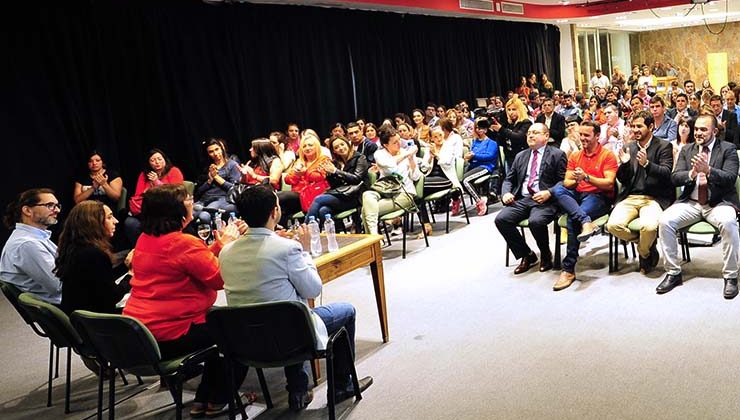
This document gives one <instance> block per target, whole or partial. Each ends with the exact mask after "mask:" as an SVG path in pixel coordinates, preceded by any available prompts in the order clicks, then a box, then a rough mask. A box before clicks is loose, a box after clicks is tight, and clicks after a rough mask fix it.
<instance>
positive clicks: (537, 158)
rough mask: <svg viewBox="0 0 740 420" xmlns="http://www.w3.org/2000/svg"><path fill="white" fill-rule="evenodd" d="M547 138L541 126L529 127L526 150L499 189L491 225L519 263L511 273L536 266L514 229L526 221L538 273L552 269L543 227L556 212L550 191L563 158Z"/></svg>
mask: <svg viewBox="0 0 740 420" xmlns="http://www.w3.org/2000/svg"><path fill="white" fill-rule="evenodd" d="M549 139H550V132H549V130H548V128H547V126H546V125H545V124H542V123H534V124H532V126H531V127H529V130H527V145H528V146H529V148H528V149H525V150H522V151H521V152H519V153H518V154H517V155H516V157H515V158H514V162H513V163H512V164H511V168H510V169H509V172H508V173H507V174H506V179H505V180H504V184H503V186H502V187H501V193H502V195H501V201H502V203H503V204H504V208H503V209H502V210H501V211H500V212H499V214H498V215H496V220H495V222H496V228H497V229H498V230H499V232H501V236H503V237H504V239H505V240H506V243H507V245H509V248H510V249H511V252H512V253H513V254H514V257H515V258H517V259H519V260H520V261H519V265H518V266H517V267H516V269H514V274H522V273H525V272H527V271H529V269H530V268H532V267H533V266H534V265H535V264H536V263H537V255H536V254H535V253H534V252H532V250H531V248H529V246H528V245H527V241H525V240H524V238H523V237H522V235H521V234H520V233H519V229H518V228H517V226H518V224H519V222H521V221H522V220H525V219H526V220H529V230H530V232H532V236H533V237H534V240H535V242H537V247H538V248H539V250H540V266H539V271H540V272H544V271H548V270H551V269H552V267H553V261H552V252H550V244H549V241H548V235H547V225H548V224H549V223H550V222H552V221H553V219H555V216H556V215H557V212H558V211H557V204H556V201H555V199H554V198H553V189H554V188H555V186H556V185H558V183H560V182H561V181H562V180H563V177H564V176H565V165H566V161H567V159H566V158H565V153H564V152H563V151H562V150H560V149H558V148H556V147H554V146H550V145H548V144H547V143H548V140H549Z"/></svg>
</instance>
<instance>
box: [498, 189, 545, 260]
mask: <svg viewBox="0 0 740 420" xmlns="http://www.w3.org/2000/svg"><path fill="white" fill-rule="evenodd" d="M550 201H552V200H550ZM556 214H557V206H555V205H554V204H549V203H545V204H537V202H536V201H534V200H532V198H531V197H522V198H519V199H517V200H515V201H514V202H513V203H511V204H510V205H508V206H504V208H503V209H501V211H500V212H499V213H498V215H496V228H498V231H499V232H501V236H503V237H504V239H506V243H507V244H508V245H509V248H511V252H512V253H514V256H515V257H516V259H521V258H524V257H525V256H527V255H528V254H529V253H530V252H532V250H531V249H530V248H529V246H528V245H527V241H526V240H524V237H523V236H522V235H521V233H519V228H518V227H517V225H518V224H519V222H521V221H522V220H526V219H529V230H530V231H531V232H532V236H533V237H534V240H535V242H537V247H538V248H539V249H540V255H541V256H542V255H545V256H550V255H552V253H551V251H550V243H549V239H548V234H547V225H548V223H550V222H552V221H553V219H555V216H556Z"/></svg>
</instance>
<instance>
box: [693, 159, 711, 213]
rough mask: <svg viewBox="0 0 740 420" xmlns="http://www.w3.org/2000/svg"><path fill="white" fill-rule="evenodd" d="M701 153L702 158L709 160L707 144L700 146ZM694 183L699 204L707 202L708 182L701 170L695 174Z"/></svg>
mask: <svg viewBox="0 0 740 420" xmlns="http://www.w3.org/2000/svg"><path fill="white" fill-rule="evenodd" d="M701 153H702V154H703V155H704V158H705V159H707V161H709V148H708V147H707V146H702V148H701ZM696 183H697V185H698V188H699V197H698V198H699V204H701V205H704V204H707V201H708V200H709V184H707V176H706V175H705V174H704V173H703V172H701V173H699V175H697V176H696Z"/></svg>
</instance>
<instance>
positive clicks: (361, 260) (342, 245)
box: [309, 233, 388, 343]
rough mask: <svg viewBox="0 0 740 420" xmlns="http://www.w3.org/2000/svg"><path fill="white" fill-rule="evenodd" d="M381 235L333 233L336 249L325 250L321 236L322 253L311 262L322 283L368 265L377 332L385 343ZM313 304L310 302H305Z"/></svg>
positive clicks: (386, 323)
mask: <svg viewBox="0 0 740 420" xmlns="http://www.w3.org/2000/svg"><path fill="white" fill-rule="evenodd" d="M382 239H383V236H381V235H352V234H339V233H338V234H337V243H338V244H339V250H338V251H336V252H327V251H326V249H327V243H326V237H324V235H321V242H322V243H321V245H322V246H323V249H324V253H323V254H321V255H319V256H318V257H315V258H314V264H316V268H317V269H318V271H319V275H320V276H321V282H322V283H323V284H326V283H329V282H330V281H332V280H334V279H336V278H338V277H340V276H343V275H345V274H347V273H349V272H351V271H354V270H356V269H358V268H360V267H365V266H367V265H369V266H370V272H371V273H372V277H373V287H374V288H375V303H376V305H377V307H378V318H379V320H380V332H381V334H382V336H383V342H384V343H387V342H388V313H387V310H386V302H385V279H384V277H383V254H382V252H381V250H380V241H381V240H382ZM309 305H310V306H311V307H313V301H309Z"/></svg>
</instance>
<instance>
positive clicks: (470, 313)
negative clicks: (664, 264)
mask: <svg viewBox="0 0 740 420" xmlns="http://www.w3.org/2000/svg"><path fill="white" fill-rule="evenodd" d="M499 208H500V207H499V206H498V205H497V206H492V207H491V210H492V212H491V214H489V215H487V216H484V217H471V225H469V226H468V225H466V224H465V221H464V218H462V217H455V218H453V221H452V231H451V232H450V233H449V234H444V223H443V222H440V220H438V223H437V224H436V225H435V232H434V235H433V236H432V237H431V238H430V243H431V246H430V247H429V248H425V247H424V241H423V240H416V239H412V238H410V239H409V254H408V256H407V258H406V259H405V260H403V259H401V255H400V254H401V252H400V249H401V244H400V241H394V243H393V245H392V246H391V247H388V248H386V249H385V250H384V258H385V262H384V264H385V278H386V293H387V298H388V316H389V329H390V342H389V343H387V344H383V343H382V341H381V338H380V328H379V324H378V319H377V313H376V310H375V300H374V296H373V289H372V283H371V280H370V274H369V270H367V269H363V270H358V271H356V272H354V273H351V274H349V275H346V276H344V277H342V278H340V279H338V280H335V281H333V282H332V283H330V284H328V285H326V286H325V289H324V294H323V296H322V300H323V302H335V301H348V302H351V303H353V304H354V305H355V306H356V307H357V311H358V319H357V370H358V373H359V375H361V376H364V375H372V376H373V377H374V378H375V384H374V385H373V386H372V387H370V388H369V389H368V390H367V391H366V392H365V394H364V398H363V400H362V401H360V402H356V403H355V402H353V401H347V402H344V403H342V404H340V405H339V406H338V415H339V417H340V418H346V419H358V420H360V419H373V420H375V419H448V418H457V419H584V418H598V419H684V418H685V419H735V418H738V417H740V397H738V396H737V386H738V382H740V379H739V378H740V375H739V374H740V368H738V365H737V361H738V360H739V359H740V300H738V299H736V300H733V301H726V300H725V299H723V297H722V286H723V283H722V280H721V272H720V267H721V250H720V247H719V245H715V246H714V247H706V248H692V262H691V263H687V264H685V265H684V280H685V284H684V285H683V286H682V287H678V288H676V289H675V290H674V291H672V292H670V293H668V294H666V295H663V296H658V295H656V294H655V286H656V285H657V284H658V283H659V282H660V280H661V279H662V277H663V273H662V270H661V269H659V270H657V271H656V272H655V273H654V274H652V275H650V276H649V277H645V276H642V275H640V274H639V273H638V272H637V271H636V269H637V262H636V261H635V260H633V259H631V258H630V259H628V260H625V259H624V256H623V255H622V257H621V259H620V270H619V271H618V272H616V273H612V274H609V273H608V269H607V237H606V236H597V237H594V238H592V239H591V240H590V241H589V242H588V243H587V244H585V245H584V246H582V248H581V260H580V262H579V265H578V269H577V277H578V281H576V283H574V284H573V286H571V287H570V288H569V289H566V290H564V291H561V292H553V291H552V284H553V283H554V281H555V280H556V278H557V275H558V273H557V272H556V271H552V272H547V273H542V274H541V273H539V272H537V271H536V269H532V270H531V271H530V272H528V273H526V274H523V275H519V276H514V275H513V274H512V272H513V269H514V265H513V264H515V262H513V261H512V266H510V267H505V266H504V250H505V243H504V241H503V239H502V238H501V236H500V234H499V233H498V232H497V231H496V230H495V227H494V224H493V219H494V215H495V212H496V210H498V209H499ZM443 218H444V216H443V215H442V216H441V217H440V216H438V219H443ZM529 242H530V243H532V244H533V241H532V240H531V238H530V239H529ZM564 250H565V247H564V246H563V251H564ZM0 322H2V325H3V328H2V332H0V348H1V349H2V351H1V352H0V366H2V373H0V375H1V377H2V382H1V384H0V418H2V419H34V420H35V419H39V418H44V419H46V418H62V417H65V416H64V414H63V401H64V382H63V379H62V378H63V375H64V374H63V371H64V369H63V368H64V363H62V372H61V373H62V378H60V379H56V380H55V381H54V405H53V406H52V407H50V408H47V407H46V391H45V381H46V366H47V365H46V363H47V358H48V345H47V344H46V342H45V341H44V340H43V339H40V338H38V337H36V336H35V335H34V334H33V333H32V332H31V331H30V330H29V329H28V327H26V326H25V325H24V324H23V323H22V321H21V319H20V318H19V317H18V316H17V314H16V313H15V312H14V310H13V309H12V307H11V306H10V305H9V304H8V303H7V302H6V301H5V300H4V299H0ZM72 364H73V368H72V378H73V382H72V410H73V412H72V413H71V414H69V415H67V416H66V417H67V418H70V419H83V418H89V417H90V416H93V415H94V407H95V395H96V379H95V377H94V376H93V375H91V374H90V373H89V371H87V370H86V369H85V368H84V366H82V363H81V362H80V361H79V359H78V358H76V357H73V359H72ZM267 379H268V382H269V384H270V388H271V392H272V394H273V399H274V402H275V405H276V406H275V408H274V409H272V410H267V411H262V410H263V409H264V406H262V405H260V404H259V402H261V400H260V401H259V402H258V404H257V405H255V407H253V408H252V411H251V412H250V417H251V418H254V417H255V416H256V417H257V418H260V419H293V418H301V419H324V418H327V410H326V397H325V394H326V386H325V384H323V383H321V384H320V385H319V386H318V388H316V389H315V394H316V397H315V399H314V402H313V403H312V404H311V405H310V406H309V407H308V409H307V410H305V411H304V412H301V413H299V414H293V413H291V412H290V411H289V410H288V409H287V395H286V392H285V391H284V390H283V386H284V378H283V374H282V371H281V370H279V369H273V370H269V371H267ZM196 385H197V379H196V380H193V381H190V382H189V383H188V384H187V390H186V395H185V399H186V401H188V400H190V399H192V389H193V388H194V387H195V386H196ZM243 389H244V390H255V391H257V390H258V389H259V387H258V383H257V379H256V375H254V373H253V372H250V374H249V375H248V378H247V381H246V382H245V383H244V386H243ZM118 398H119V399H123V398H128V399H127V400H125V401H124V402H122V403H120V404H118V405H117V408H116V414H117V417H119V418H122V419H127V418H131V419H133V418H150V419H171V418H174V411H173V409H172V408H173V407H172V405H171V404H172V403H171V399H170V397H169V394H168V393H167V392H166V391H162V390H159V389H158V384H157V383H154V382H152V381H151V380H149V381H147V382H146V384H145V386H137V385H129V386H128V387H124V386H122V385H120V384H119V386H118ZM106 415H107V414H106ZM185 418H187V413H185Z"/></svg>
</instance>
